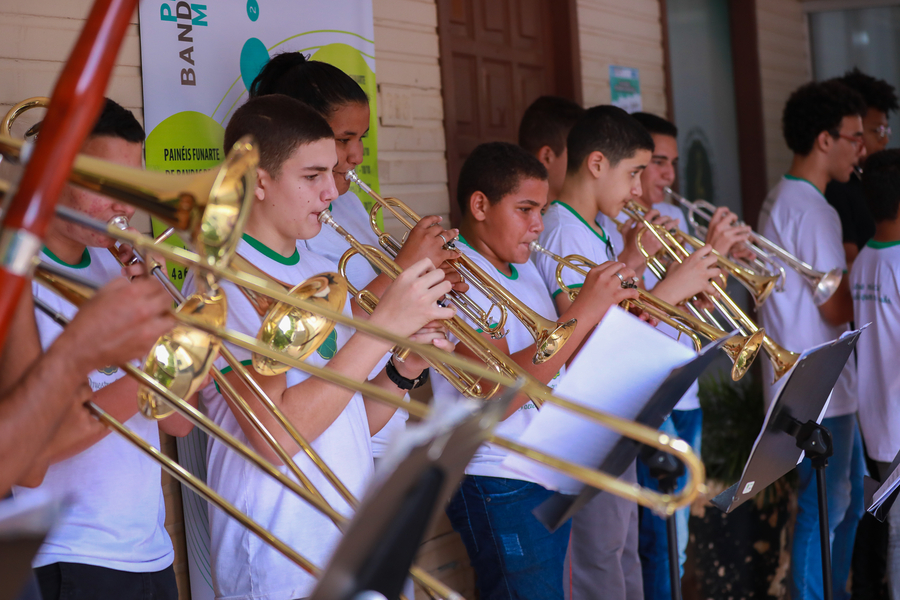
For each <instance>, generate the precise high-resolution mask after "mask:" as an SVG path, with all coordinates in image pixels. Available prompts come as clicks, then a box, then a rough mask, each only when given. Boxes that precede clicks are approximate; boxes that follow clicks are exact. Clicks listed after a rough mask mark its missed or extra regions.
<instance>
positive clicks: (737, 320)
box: [625, 201, 800, 383]
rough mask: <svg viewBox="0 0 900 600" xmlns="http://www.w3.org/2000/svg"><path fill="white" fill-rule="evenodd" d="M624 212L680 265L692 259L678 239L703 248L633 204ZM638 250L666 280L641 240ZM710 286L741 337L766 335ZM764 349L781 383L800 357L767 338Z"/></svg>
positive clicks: (719, 290) (712, 299)
mask: <svg viewBox="0 0 900 600" xmlns="http://www.w3.org/2000/svg"><path fill="white" fill-rule="evenodd" d="M625 211H626V213H627V214H628V215H629V216H630V217H632V218H634V219H635V220H637V221H638V222H640V223H641V224H643V225H644V227H646V228H647V230H648V231H649V232H650V233H652V234H653V235H654V237H656V239H657V240H659V242H660V243H661V244H662V247H663V251H665V252H666V254H668V255H669V256H670V257H671V258H672V260H674V261H676V262H678V263H681V262H683V259H684V258H685V257H687V256H689V255H690V252H688V250H687V249H686V248H685V247H684V246H683V245H682V244H681V242H680V241H679V239H678V238H679V237H682V238H683V239H686V240H687V242H688V243H689V244H690V245H691V246H694V247H695V248H700V247H702V246H703V242H701V241H700V240H698V239H697V238H694V237H693V236H689V235H687V234H684V233H682V232H676V233H675V234H673V233H672V232H670V231H668V230H667V229H665V228H663V227H660V226H658V225H654V224H653V223H651V222H649V221H648V220H647V219H646V218H644V211H643V209H642V208H641V207H640V206H638V205H637V204H636V203H635V202H634V201H631V202H629V203H628V205H627V206H626V207H625ZM638 247H639V248H640V250H641V253H642V254H643V255H644V256H645V257H646V258H647V260H648V264H651V265H652V267H651V268H653V269H654V271H655V273H656V275H657V276H658V277H660V278H662V277H664V276H665V266H664V265H663V264H662V262H661V261H659V260H656V259H655V257H651V256H650V255H649V253H647V252H646V251H645V250H644V247H643V245H642V244H641V243H640V239H638ZM713 252H715V251H713ZM651 258H653V259H654V260H652V261H651ZM720 260H721V258H720ZM726 260H727V259H726ZM729 262H730V261H729ZM720 265H721V262H720ZM770 280H771V278H770ZM711 283H712V286H713V289H715V291H716V294H715V295H710V296H708V298H709V300H710V302H712V303H713V305H714V306H715V307H716V309H717V310H718V311H719V312H720V313H721V314H722V316H724V317H725V319H726V320H727V321H728V323H729V324H730V325H731V326H732V327H734V328H736V329H738V330H739V331H741V332H742V333H747V332H749V333H750V334H755V333H758V332H764V331H765V330H764V329H763V328H762V327H759V326H758V325H756V323H754V322H753V320H752V319H750V317H748V316H747V314H746V313H745V312H744V311H743V310H741V307H740V306H738V305H737V303H736V302H735V301H734V300H732V299H731V298H730V297H729V296H728V294H726V293H725V290H724V289H722V286H721V285H719V282H717V281H715V280H712V281H711ZM772 283H773V284H774V281H772ZM770 291H771V289H770ZM688 306H689V307H690V306H691V304H690V303H689V304H688ZM694 310H696V309H694ZM695 316H698V318H701V319H702V317H701V316H700V315H699V313H695ZM712 321H713V322H715V319H712ZM762 349H763V352H765V353H766V356H768V357H769V360H770V361H771V363H772V368H773V369H774V371H775V381H778V380H779V379H781V378H782V377H783V376H784V375H785V374H786V373H787V372H788V371H790V370H791V368H792V367H793V366H794V363H796V362H797V360H798V359H799V358H800V355H799V354H797V353H796V352H791V351H790V350H787V349H785V348H783V347H782V346H780V345H778V344H776V343H775V342H773V341H772V339H771V338H770V337H769V336H767V335H763V338H762ZM773 383H774V382H773Z"/></svg>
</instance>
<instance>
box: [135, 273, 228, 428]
mask: <svg viewBox="0 0 900 600" xmlns="http://www.w3.org/2000/svg"><path fill="white" fill-rule="evenodd" d="M176 313H177V314H181V315H187V316H190V317H191V318H193V319H196V320H200V321H203V322H204V323H206V324H208V325H210V326H213V327H225V322H226V319H227V315H228V303H227V301H226V298H225V293H224V292H223V291H222V290H221V289H219V288H215V289H213V290H212V291H211V292H208V293H207V294H195V295H193V296H191V297H190V298H188V299H187V300H185V301H184V302H183V303H182V304H181V305H180V306H179V307H178V309H177V310H176ZM221 345H222V342H221V340H220V339H219V338H217V337H215V336H213V335H210V334H208V333H205V332H203V331H201V330H199V329H197V328H194V327H191V326H189V325H185V324H183V323H179V324H177V325H175V327H174V328H172V329H171V330H170V331H169V332H168V333H166V334H164V335H163V336H162V337H161V338H159V340H158V341H157V342H156V344H154V346H153V348H152V349H151V350H150V353H149V354H148V355H147V358H146V360H145V361H144V372H146V373H147V375H149V376H150V377H152V378H153V379H155V380H156V381H158V382H159V383H160V384H162V385H163V386H164V387H165V388H166V389H168V390H169V391H171V392H172V393H173V394H175V395H176V396H178V397H180V398H188V397H190V396H191V395H193V394H194V393H195V392H197V391H198V390H199V389H200V385H201V384H202V383H203V381H204V380H205V379H206V375H207V374H208V373H209V370H210V368H212V365H213V362H214V361H215V360H216V357H217V356H218V354H219V348H220V347H221ZM168 406H169V405H168V403H166V402H165V401H164V400H163V399H162V398H160V397H159V396H158V395H157V394H156V392H154V391H152V390H151V389H150V388H148V387H146V386H143V385H142V386H140V387H139V388H138V408H139V409H140V411H141V414H143V415H144V416H145V417H147V418H151V419H164V418H166V417H167V416H169V415H170V414H171V413H172V412H173V409H171V408H168Z"/></svg>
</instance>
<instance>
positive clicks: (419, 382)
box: [384, 356, 428, 390]
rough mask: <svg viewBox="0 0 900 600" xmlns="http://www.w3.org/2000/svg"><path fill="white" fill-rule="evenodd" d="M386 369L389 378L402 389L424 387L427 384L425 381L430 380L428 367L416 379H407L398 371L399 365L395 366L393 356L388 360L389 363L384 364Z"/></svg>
mask: <svg viewBox="0 0 900 600" xmlns="http://www.w3.org/2000/svg"><path fill="white" fill-rule="evenodd" d="M384 371H385V373H387V376H388V379H390V380H391V381H392V382H393V383H394V385H396V386H397V387H398V388H400V389H401V390H414V389H416V388H418V387H422V386H423V385H425V382H426V381H428V369H425V370H424V371H422V372H421V373H420V374H419V376H418V377H416V378H415V379H407V378H406V377H404V376H403V375H401V374H400V373H399V372H398V371H397V367H395V366H394V357H393V356H391V358H390V360H388V361H387V364H386V365H385V366H384Z"/></svg>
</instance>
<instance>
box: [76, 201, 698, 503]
mask: <svg viewBox="0 0 900 600" xmlns="http://www.w3.org/2000/svg"><path fill="white" fill-rule="evenodd" d="M63 212H64V214H65V215H66V218H67V219H70V220H73V221H75V222H77V223H79V224H82V225H84V226H86V227H91V228H95V229H98V230H100V231H105V232H106V233H107V234H108V235H110V236H111V237H115V238H118V239H121V240H123V241H125V242H127V243H129V244H131V245H132V246H133V247H136V248H138V249H140V250H144V251H153V252H156V253H158V254H160V255H161V256H163V257H164V258H166V259H167V260H171V261H173V262H175V263H178V264H182V265H185V266H188V267H195V268H197V269H200V270H202V271H204V272H206V273H208V274H210V275H211V276H214V277H215V278H218V279H223V278H224V279H228V280H230V281H232V282H233V283H235V284H236V285H239V286H241V287H246V288H250V289H253V290H254V291H257V292H259V293H261V294H264V295H268V296H270V297H271V298H273V299H275V300H277V301H279V302H283V303H285V304H288V305H290V306H294V307H297V308H300V309H303V310H308V311H310V312H314V313H318V314H319V315H320V316H322V317H324V318H326V319H329V320H332V321H334V322H336V323H340V324H342V325H346V326H348V327H352V328H355V329H356V330H357V331H359V332H362V333H364V334H366V335H372V336H375V337H378V338H381V339H384V340H386V341H388V342H390V343H392V344H394V345H396V346H399V347H405V348H408V349H409V350H410V351H411V352H415V353H416V354H419V355H420V356H422V357H423V358H426V359H429V360H434V361H436V362H443V363H447V364H450V365H452V366H454V367H457V368H459V369H465V370H467V371H469V372H470V373H471V374H473V375H476V376H478V377H482V378H484V379H486V380H488V381H493V382H496V383H500V384H501V385H503V386H507V387H508V386H513V385H518V386H521V387H520V389H521V390H522V392H523V393H526V394H528V396H529V397H532V398H539V399H541V400H542V401H544V402H551V403H553V404H556V405H558V406H559V407H561V408H563V409H564V410H569V411H572V412H575V413H577V414H580V415H582V416H585V417H587V418H590V419H592V420H595V421H597V422H598V423H600V424H602V425H603V426H605V427H608V428H610V429H612V430H614V431H617V432H619V433H621V434H623V435H625V436H627V437H629V438H632V439H634V440H636V441H638V442H640V443H643V444H647V445H649V446H652V447H654V448H658V449H660V450H663V451H665V452H668V453H671V454H673V455H675V456H676V457H677V458H678V459H679V460H681V461H682V462H683V463H684V464H685V465H686V467H687V470H688V473H689V475H690V478H689V483H688V485H687V486H686V487H685V488H684V489H683V490H682V491H681V492H679V493H678V494H676V495H670V494H659V493H657V492H654V491H651V490H646V489H643V488H641V489H636V488H635V487H634V486H633V485H631V484H627V483H624V482H621V481H619V480H618V479H617V478H615V477H612V476H610V475H608V474H606V473H603V472H599V471H595V470H592V469H588V468H587V467H584V466H582V465H578V464H575V463H572V462H570V461H565V460H560V459H558V458H555V457H553V456H549V455H547V454H544V453H541V452H538V451H535V450H534V449H531V448H528V447H525V446H523V445H522V444H519V443H518V442H515V441H513V440H509V439H506V438H502V437H500V436H497V435H494V436H492V437H491V438H490V440H489V441H491V442H492V443H495V444H497V445H499V446H502V447H505V448H508V449H510V450H512V451H514V452H517V453H520V454H522V455H523V456H525V457H527V458H528V459H529V460H533V461H537V462H539V463H541V464H544V465H548V466H550V467H551V468H555V469H557V470H560V471H561V472H562V473H564V474H565V475H567V476H568V477H571V478H573V479H575V480H577V481H580V482H582V483H585V484H587V485H591V486H593V487H595V488H597V489H604V490H607V491H609V492H611V493H614V494H616V495H618V496H621V497H623V498H626V499H629V500H632V501H635V502H638V503H640V504H641V505H642V506H647V507H649V508H651V509H652V510H655V511H657V512H659V513H660V514H671V513H672V512H673V511H675V510H677V509H678V508H680V507H681V506H685V505H687V504H688V503H690V502H691V501H692V500H693V498H695V497H696V496H697V495H698V494H699V493H701V491H702V490H704V489H705V486H704V483H703V479H704V472H705V471H704V468H703V463H702V462H701V461H700V460H699V458H698V457H697V456H696V455H695V454H694V453H693V452H692V451H691V450H690V447H689V446H688V445H687V444H686V443H685V442H683V441H682V440H678V439H673V438H670V437H669V436H666V435H664V434H660V433H659V432H657V431H655V430H653V429H650V428H648V427H645V426H643V425H639V424H637V423H634V422H632V421H629V420H627V419H623V418H620V417H616V416H614V415H609V414H606V413H602V412H600V411H596V410H593V409H591V408H588V407H585V406H583V405H581V404H578V403H575V402H571V401H569V400H566V399H564V398H559V397H557V396H554V395H553V394H552V393H551V392H550V390H549V389H548V388H547V387H546V386H544V385H542V384H539V383H535V382H534V381H533V380H528V379H525V380H516V379H513V378H511V377H509V376H508V375H505V374H502V373H497V372H496V371H495V370H492V369H490V368H488V367H486V366H484V365H480V364H478V363H476V362H473V361H471V360H469V359H466V358H463V357H460V356H457V355H455V354H453V353H449V352H445V351H443V350H440V349H437V348H434V347H433V346H430V345H425V344H419V343H416V342H411V341H410V340H408V339H407V338H405V337H402V336H398V335H396V334H394V333H392V332H390V331H387V330H383V329H381V328H379V327H377V326H374V325H372V324H371V323H369V322H368V321H363V320H359V319H354V318H352V317H348V316H346V315H344V314H343V313H340V312H335V311H331V310H328V309H325V308H323V307H320V306H316V305H314V304H312V303H309V302H307V301H305V300H301V299H297V298H293V297H291V296H290V295H289V294H286V293H285V292H284V290H282V289H279V288H278V287H277V286H273V285H271V284H270V282H267V281H265V280H263V279H260V278H259V277H255V276H251V275H246V274H243V273H239V272H236V271H235V270H234V269H231V268H227V267H223V266H221V265H217V264H210V263H209V262H208V261H204V260H202V259H201V258H200V257H199V256H198V255H197V254H196V253H194V252H191V251H189V250H186V249H181V248H175V247H168V246H166V245H161V246H155V245H154V244H153V242H152V240H148V239H146V238H144V237H143V236H141V235H138V234H134V233H132V232H129V231H120V230H118V229H115V228H112V227H108V226H107V225H106V224H105V223H100V222H96V221H95V220H93V219H90V218H89V217H86V216H84V215H80V214H71V213H70V211H63ZM181 318H182V319H183V320H184V321H185V322H188V323H190V324H193V325H195V326H197V327H198V328H200V329H203V330H204V331H207V333H211V334H213V335H216V336H218V337H220V338H221V339H222V340H223V341H227V342H231V343H233V344H235V345H237V346H240V347H243V348H246V349H248V350H250V351H254V352H259V353H260V354H263V355H265V356H268V357H269V358H271V359H273V360H276V361H282V362H284V363H285V364H287V365H289V366H291V367H294V368H297V369H299V370H301V371H304V372H306V373H309V374H311V375H313V376H315V377H319V378H321V379H323V380H325V381H328V382H330V383H334V384H336V385H340V386H343V387H346V388H348V389H351V390H354V391H359V392H360V393H362V394H364V395H365V396H366V397H368V398H372V399H375V400H379V401H382V402H385V403H386V404H389V405H391V406H395V407H398V408H403V409H404V410H406V411H407V412H409V413H410V414H411V415H413V416H416V417H420V418H424V417H426V416H427V415H428V414H429V411H430V407H428V406H426V405H424V404H422V403H419V402H415V401H410V402H406V401H403V400H402V399H400V398H398V397H395V396H393V395H391V394H389V393H387V392H385V391H384V390H382V389H381V388H379V387H377V386H374V385H372V384H370V383H368V382H357V381H354V380H350V379H349V378H347V377H344V376H342V375H340V374H338V373H335V372H334V371H331V370H330V369H327V368H321V367H315V366H313V365H311V364H309V363H305V362H303V361H299V360H296V359H293V358H291V357H288V356H285V355H283V354H282V353H280V352H277V351H275V350H272V349H270V348H261V347H260V346H261V345H260V344H258V343H257V341H256V340H255V339H254V338H253V337H251V336H248V335H245V334H241V333H238V332H232V331H226V330H221V329H218V328H215V327H211V326H209V324H207V323H199V322H196V323H195V322H194V321H193V319H190V318H189V317H181Z"/></svg>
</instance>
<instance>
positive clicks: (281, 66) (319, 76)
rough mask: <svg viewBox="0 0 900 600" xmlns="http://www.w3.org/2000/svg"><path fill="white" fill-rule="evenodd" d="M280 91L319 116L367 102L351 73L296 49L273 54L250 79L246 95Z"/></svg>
mask: <svg viewBox="0 0 900 600" xmlns="http://www.w3.org/2000/svg"><path fill="white" fill-rule="evenodd" d="M269 94H284V95H286V96H290V97H291V98H294V99H296V100H300V101H301V102H303V103H304V104H306V105H308V106H310V107H311V108H312V109H313V110H315V111H316V112H318V113H319V114H320V115H322V116H323V117H326V118H327V117H328V116H329V114H330V113H331V112H332V111H334V110H335V109H337V108H339V107H341V106H343V105H345V104H350V103H357V104H368V103H369V97H368V96H366V93H365V92H364V91H363V89H362V88H361V87H360V86H359V84H358V83H357V82H356V81H354V80H353V78H352V77H350V76H349V75H347V74H346V73H344V72H343V71H341V70H340V69H338V68H337V67H335V66H334V65H330V64H328V63H325V62H320V61H317V60H309V59H308V58H307V57H305V56H303V54H301V53H299V52H284V53H282V54H279V55H277V56H275V57H273V58H272V59H271V60H270V61H269V62H268V63H267V64H266V66H265V67H263V69H262V71H260V73H259V75H257V76H256V79H254V80H253V83H252V84H251V85H250V97H251V98H255V97H257V96H266V95H269Z"/></svg>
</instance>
